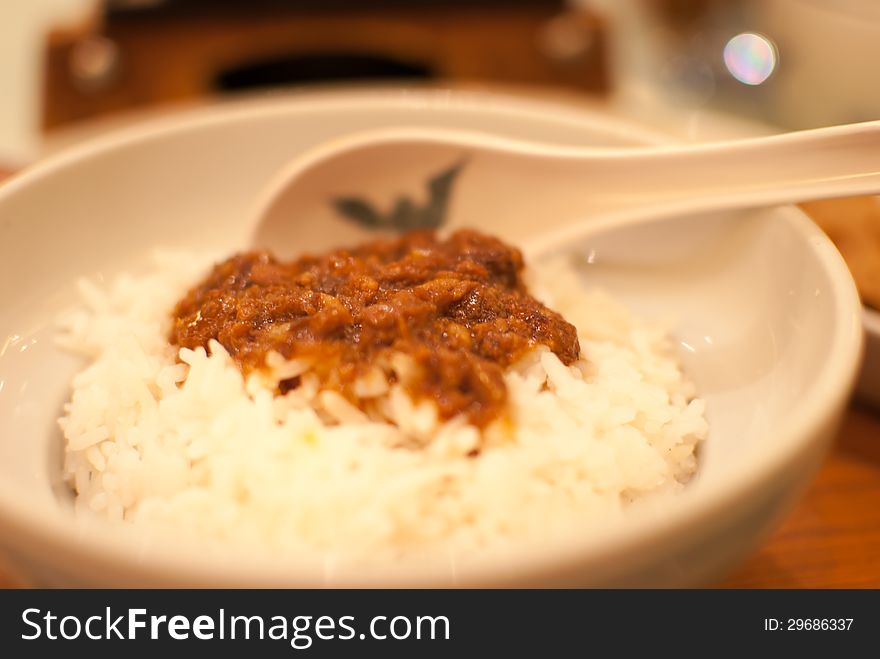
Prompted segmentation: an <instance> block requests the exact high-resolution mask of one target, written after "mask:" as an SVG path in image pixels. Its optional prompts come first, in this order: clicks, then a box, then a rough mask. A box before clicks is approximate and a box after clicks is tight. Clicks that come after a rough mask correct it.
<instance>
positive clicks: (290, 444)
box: [59, 253, 707, 560]
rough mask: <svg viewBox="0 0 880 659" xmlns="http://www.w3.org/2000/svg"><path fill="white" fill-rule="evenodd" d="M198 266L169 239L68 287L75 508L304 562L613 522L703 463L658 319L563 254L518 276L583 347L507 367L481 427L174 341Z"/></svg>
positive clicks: (378, 392)
mask: <svg viewBox="0 0 880 659" xmlns="http://www.w3.org/2000/svg"><path fill="white" fill-rule="evenodd" d="M209 263H210V260H207V259H206V258H205V257H204V256H199V255H194V254H185V253H165V254H161V255H157V257H156V263H155V268H154V269H153V270H152V271H151V272H150V273H149V274H147V275H145V276H139V277H132V276H125V277H121V278H120V279H118V280H117V281H116V282H115V283H114V284H113V285H112V286H109V287H106V288H101V287H99V286H97V285H96V284H94V283H92V282H89V281H82V282H80V285H79V288H80V291H81V297H82V301H83V306H82V308H80V309H78V310H76V311H75V312H72V313H70V314H68V315H66V316H65V317H64V319H63V323H62V325H63V330H62V335H61V337H60V340H61V342H62V343H63V345H64V346H65V347H67V348H69V349H72V350H75V351H76V352H78V353H81V354H83V355H86V356H87V357H88V358H89V360H90V364H89V366H88V367H87V368H86V369H85V370H83V371H82V372H81V373H79V374H78V375H77V376H76V377H75V378H74V381H73V394H72V398H71V400H70V402H69V403H68V404H67V405H65V408H64V415H63V416H62V417H61V418H60V419H59V423H60V425H61V428H62V429H63V432H64V437H65V466H64V470H65V476H66V478H67V479H68V481H69V483H70V484H71V487H72V488H73V490H74V491H75V494H76V508H77V512H78V514H81V515H91V516H94V515H98V516H101V517H104V518H107V519H109V520H111V521H113V522H125V523H126V524H128V525H140V526H142V527H144V528H150V529H154V530H155V529H161V530H163V531H167V532H170V533H173V534H175V537H183V536H187V537H192V538H196V539H203V540H204V539H206V540H210V541H220V542H223V543H229V544H231V545H242V546H253V547H259V548H260V549H261V550H269V551H282V552H285V553H288V554H292V555H300V556H302V557H303V558H306V557H316V556H321V555H323V556H331V555H332V556H337V557H342V558H345V559H353V560H360V559H366V558H370V557H372V558H378V557H388V556H392V557H400V556H409V555H422V556H424V555H427V553H429V552H430V551H431V550H436V549H440V550H442V551H448V550H449V549H450V548H454V549H455V551H457V552H461V553H464V554H466V553H467V552H471V551H472V552H483V551H485V550H493V549H496V548H499V547H503V546H505V545H507V544H513V543H516V544H517V545H523V544H525V543H528V542H531V541H537V542H540V541H541V540H543V539H546V538H547V537H549V536H550V535H552V534H558V533H563V532H565V531H566V529H570V528H572V527H573V526H575V525H577V526H579V527H580V526H583V524H584V523H585V522H590V521H594V520H600V519H601V520H607V519H609V518H613V517H615V516H617V515H620V514H621V513H622V512H624V511H625V510H626V509H627V508H629V507H631V506H632V505H633V504H634V502H636V501H638V500H642V499H645V498H647V499H650V500H656V499H657V498H662V497H666V496H668V495H670V494H674V493H676V492H678V491H679V490H681V488H682V487H683V486H684V483H685V482H686V481H687V480H688V479H689V478H690V477H691V476H692V475H693V473H694V472H695V470H696V467H697V461H696V456H695V450H696V448H697V445H698V444H699V442H700V441H701V440H702V439H704V438H705V436H706V433H707V423H706V421H705V418H704V404H703V401H702V400H700V399H699V398H695V397H694V396H695V392H694V389H693V386H692V385H691V383H690V382H689V381H688V380H687V378H686V377H685V376H684V375H683V374H682V371H681V369H680V367H679V365H678V363H677V361H676V359H675V356H674V354H673V351H672V349H671V344H670V342H669V340H668V338H667V336H666V333H665V330H664V328H662V327H659V326H653V325H649V324H645V323H643V322H641V321H639V320H638V319H636V318H633V317H632V316H631V314H630V313H629V312H628V311H627V310H626V309H625V308H624V307H622V306H621V305H620V304H618V303H617V302H615V301H614V300H613V299H611V298H610V297H609V296H607V295H606V294H604V293H602V292H600V291H586V290H584V289H583V287H582V286H581V284H580V281H579V279H578V277H577V276H576V274H575V272H574V271H573V270H572V269H571V268H570V267H569V266H567V265H565V264H561V263H557V264H554V265H552V266H548V267H546V268H545V269H544V270H543V271H542V272H539V273H538V272H532V273H530V275H529V279H530V280H529V284H530V289H531V291H532V293H533V294H534V295H535V296H536V297H537V298H538V299H540V300H542V301H543V302H545V303H546V304H547V305H548V306H549V307H550V308H552V309H555V310H557V311H559V312H560V313H562V315H563V316H564V317H565V318H566V319H567V320H569V321H570V322H572V323H573V324H574V325H575V326H576V327H577V328H578V334H579V338H580V342H581V349H582V358H581V359H580V360H579V361H578V362H577V363H575V364H574V365H572V366H565V365H563V364H562V363H561V362H560V361H559V360H558V359H557V358H556V356H555V355H554V354H553V353H552V352H550V351H549V350H547V349H541V350H536V351H534V352H533V353H532V354H530V355H529V356H528V357H527V358H526V359H525V360H523V361H522V363H520V364H518V365H517V366H516V367H515V368H513V369H511V370H510V371H509V372H508V373H507V375H506V382H507V387H508V390H509V398H510V403H511V410H510V412H511V419H512V423H503V422H499V423H496V424H494V425H492V426H490V427H488V428H487V429H485V430H484V431H483V437H482V438H481V436H480V431H479V430H478V429H477V428H475V427H473V426H469V425H466V424H465V423H463V422H462V421H460V420H452V421H449V422H446V423H441V422H438V419H437V415H436V413H435V408H434V406H433V405H432V404H431V403H428V402H425V401H423V402H421V403H418V404H414V403H413V401H412V400H411V399H410V398H409V397H408V396H407V395H406V394H404V393H403V391H402V390H401V389H400V388H399V386H395V387H392V388H390V389H389V388H388V386H387V383H385V382H382V381H378V382H377V381H372V382H371V381H368V380H365V381H364V382H362V383H361V387H362V393H363V394H364V395H365V396H373V397H375V399H376V401H377V403H376V405H375V406H374V407H375V409H377V410H380V411H381V413H380V414H379V416H377V414H375V413H374V414H373V416H372V418H371V417H368V416H366V415H365V414H364V413H363V412H361V411H360V410H359V409H358V408H356V407H354V406H352V405H351V404H349V403H348V402H347V401H346V400H345V399H343V398H342V397H341V396H339V395H338V394H335V393H332V392H321V391H319V390H318V387H317V385H316V383H315V381H314V380H313V379H311V378H310V377H309V374H308V370H307V364H303V363H299V362H295V361H294V362H284V361H283V360H281V359H280V358H279V359H276V360H274V361H273V369H274V372H273V375H272V376H271V377H268V378H267V377H263V378H262V379H260V378H258V377H256V376H255V377H251V378H250V379H249V380H248V381H245V380H244V379H243V378H242V375H241V373H240V371H239V370H238V368H237V367H236V366H235V364H234V363H233V362H232V361H231V359H230V358H229V356H228V355H227V354H226V352H225V351H224V350H223V348H222V347H221V346H220V345H219V344H216V343H214V344H213V345H212V346H211V350H210V354H207V353H206V351H205V350H203V349H199V350H195V351H192V350H187V349H183V350H180V352H179V355H178V354H177V351H176V350H175V349H174V348H173V347H172V346H170V345H169V344H168V341H167V335H168V331H169V328H170V311H171V309H172V308H173V305H174V303H175V302H176V301H177V300H178V299H179V298H180V297H182V296H183V294H184V293H185V292H186V290H187V289H188V288H189V287H190V286H191V285H192V284H194V283H195V282H196V281H198V280H199V279H200V278H201V277H202V276H203V274H204V272H205V271H206V268H207V267H208V266H209ZM178 356H179V358H180V361H178V359H177V357H178ZM276 357H277V355H276ZM181 362H182V363H181ZM300 373H302V374H303V375H302V385H301V386H300V387H299V388H297V389H295V390H293V391H292V392H290V393H289V394H288V395H286V396H284V397H275V396H273V393H272V391H273V389H274V385H275V383H276V382H277V381H278V380H281V379H284V378H287V377H292V376H293V375H297V374H300ZM478 446H480V447H481V450H480V452H479V454H478V455H477V456H476V457H474V456H473V455H472V451H473V449H475V448H477V447H478Z"/></svg>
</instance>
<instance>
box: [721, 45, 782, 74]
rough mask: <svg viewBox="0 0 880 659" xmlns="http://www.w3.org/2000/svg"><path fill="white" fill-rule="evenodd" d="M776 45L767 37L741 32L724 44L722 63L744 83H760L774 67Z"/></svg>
mask: <svg viewBox="0 0 880 659" xmlns="http://www.w3.org/2000/svg"><path fill="white" fill-rule="evenodd" d="M776 61H777V57H776V47H775V46H774V45H773V42H772V41H770V40H769V39H768V38H767V37H765V36H762V35H760V34H755V33H754V32H743V33H742V34H738V35H736V36H735V37H733V38H732V39H731V40H730V41H728V42H727V45H725V46H724V65H725V66H726V67H727V70H728V71H730V75H732V76H733V77H734V78H736V79H737V80H739V81H740V82H741V83H743V84H746V85H760V84H761V83H762V82H764V81H765V80H767V78H769V77H770V74H772V73H773V69H775V68H776Z"/></svg>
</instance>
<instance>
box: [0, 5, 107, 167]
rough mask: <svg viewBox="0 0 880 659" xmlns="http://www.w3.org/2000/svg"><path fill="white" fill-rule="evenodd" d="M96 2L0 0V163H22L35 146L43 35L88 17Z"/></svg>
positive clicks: (43, 44)
mask: <svg viewBox="0 0 880 659" xmlns="http://www.w3.org/2000/svg"><path fill="white" fill-rule="evenodd" d="M97 2H98V0H0V163H4V162H5V163H7V164H12V165H18V164H24V163H26V162H27V161H29V160H30V159H32V158H33V157H35V156H36V154H37V153H38V149H39V144H40V95H41V85H42V83H41V77H42V58H43V53H44V50H45V44H46V41H45V39H46V34H47V33H48V31H49V30H50V29H51V28H53V27H59V26H63V25H64V24H65V23H71V22H75V21H78V20H82V19H83V18H84V17H86V16H88V14H89V11H91V10H92V9H93V8H94V6H95V5H96V3H97Z"/></svg>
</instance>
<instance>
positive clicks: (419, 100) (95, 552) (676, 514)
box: [0, 89, 863, 587]
mask: <svg viewBox="0 0 880 659" xmlns="http://www.w3.org/2000/svg"><path fill="white" fill-rule="evenodd" d="M365 104H366V105H370V106H374V107H379V108H394V109H399V108H404V107H424V106H425V105H426V104H434V105H437V106H439V107H444V106H445V107H455V108H465V109H473V110H476V111H480V112H484V113H502V114H506V115H508V116H516V115H521V116H525V117H528V116H530V115H531V116H533V117H536V118H538V119H541V120H544V121H548V120H550V121H562V122H566V123H568V122H570V123H573V124H576V125H577V126H580V127H581V128H583V127H585V126H591V127H593V128H596V129H598V130H601V131H603V132H605V133H613V134H618V135H620V136H623V137H627V138H630V139H632V138H633V136H636V137H637V138H638V139H639V140H640V141H642V143H645V142H649V143H663V142H670V141H672V140H671V139H670V138H668V137H664V136H663V135H662V134H660V133H656V132H654V131H651V130H650V129H643V127H641V126H640V125H638V124H634V123H630V122H628V121H626V120H621V119H618V118H614V117H609V116H607V115H606V114H603V113H602V112H601V111H600V110H598V109H597V110H590V109H587V108H581V107H576V106H572V105H568V104H562V103H557V102H554V101H546V100H535V99H527V98H522V97H519V96H516V95H512V94H498V93H494V92H484V91H478V92H477V91H456V92H454V93H450V92H449V91H447V90H433V89H431V90H411V89H410V90H406V91H401V90H381V89H380V90H376V89H369V90H364V89H360V90H333V91H320V92H309V93H305V92H301V93H296V94H291V95H289V96H287V97H283V98H279V97H274V98H268V99H247V100H244V101H238V102H231V103H228V104H222V105H220V106H209V107H203V108H196V109H189V110H184V111H182V112H176V113H172V114H169V115H167V116H163V117H159V118H155V119H152V120H148V121H145V122H143V123H139V124H137V125H134V126H130V127H127V128H122V129H119V130H114V131H112V132H110V133H108V134H105V135H102V136H100V137H98V138H95V139H93V140H90V141H88V142H84V143H82V144H78V145H74V146H71V147H68V148H66V149H64V150H63V151H60V152H58V153H57V154H55V155H53V156H51V157H49V158H47V159H46V160H45V161H43V162H38V163H36V164H34V165H33V166H31V167H29V168H28V169H26V170H25V171H24V172H22V173H20V174H17V175H15V176H14V177H13V178H11V179H9V180H8V182H7V183H5V184H4V185H3V186H0V202H2V201H3V200H4V199H6V198H8V197H10V196H13V195H15V194H17V193H18V191H19V190H22V189H25V188H27V187H29V186H34V185H39V183H40V181H41V180H43V179H44V178H46V177H49V176H52V175H54V174H56V173H57V172H59V171H62V170H64V169H65V168H74V167H76V165H77V164H78V163H79V162H81V161H84V160H89V159H93V158H100V157H102V155H104V154H106V153H110V152H113V151H114V150H117V149H121V148H125V147H130V146H137V145H139V144H143V143H147V142H150V141H152V140H154V139H158V138H168V137H173V136H175V135H177V134H180V133H185V132H187V131H189V130H193V129H198V128H200V127H203V126H205V125H206V123H209V124H216V125H223V124H228V123H234V122H236V121H240V120H247V118H251V119H254V118H255V115H256V116H257V117H270V116H273V115H279V114H280V115H284V114H294V115H295V114H296V113H297V112H314V111H320V110H322V109H326V108H340V107H344V108H346V109H351V110H353V111H357V110H359V109H363V107H364V105H365ZM668 212H669V213H670V214H677V213H676V212H675V209H669V210H668ZM777 212H778V214H779V216H780V218H782V219H783V220H784V221H787V222H789V223H791V224H792V225H793V226H794V228H795V229H796V230H797V231H798V232H800V233H802V234H803V235H804V236H805V238H806V239H807V241H808V244H809V245H810V247H811V248H812V250H813V253H814V254H815V256H816V258H817V259H818V261H819V262H820V263H821V265H822V266H823V269H824V270H825V272H826V273H827V274H828V276H829V281H830V286H831V292H832V294H833V295H834V309H835V318H836V319H838V320H837V324H836V326H835V331H834V340H833V342H832V343H831V344H830V345H829V346H828V350H827V351H826V352H825V359H824V368H823V371H822V374H821V377H819V378H817V381H816V382H814V383H812V387H811V388H810V389H809V391H808V392H807V395H806V396H805V397H804V399H803V400H802V402H801V405H800V413H799V414H797V415H792V418H790V419H788V420H787V421H786V422H785V423H783V424H782V425H781V426H780V427H779V428H778V429H776V430H775V432H774V442H772V443H769V444H768V450H767V452H766V453H765V455H764V459H763V460H762V461H761V462H760V463H758V464H753V465H749V466H748V468H746V466H745V465H740V467H739V468H738V469H735V470H731V471H729V472H725V473H723V474H720V475H719V477H718V478H717V479H716V480H715V481H713V482H712V483H711V484H710V485H709V486H708V487H703V488H702V489H701V494H700V496H692V497H682V498H680V499H679V500H678V502H677V504H676V506H675V508H674V509H672V510H670V511H669V513H668V514H666V515H663V516H657V515H654V516H650V517H647V516H645V517H644V518H643V519H642V520H640V521H639V522H638V523H635V522H633V523H627V524H625V525H619V526H615V527H609V528H608V529H607V531H606V530H603V532H602V533H600V534H598V536H599V537H580V536H579V537H578V538H577V539H576V541H575V539H572V541H571V542H566V543H565V544H562V543H560V545H559V546H554V547H546V548H541V550H540V552H536V551H534V549H529V550H514V551H512V552H510V553H509V554H505V555H504V556H502V557H498V556H492V557H489V558H487V559H485V560H483V559H482V558H480V559H477V560H475V561H473V562H470V561H469V563H468V565H467V566H461V567H460V568H458V567H457V566H455V565H454V564H452V563H451V564H450V565H447V566H446V567H445V568H440V569H438V566H437V565H436V564H432V566H431V570H432V571H429V570H426V569H425V568H424V567H418V566H408V567H403V566H394V567H392V568H390V569H388V568H385V569H383V568H376V569H371V570H350V571H348V572H346V573H336V574H334V570H333V566H332V565H331V564H329V563H328V564H327V565H325V566H324V568H325V569H324V571H323V572H322V573H316V572H315V571H314V567H313V566H310V567H309V568H308V569H307V570H303V566H302V565H301V564H298V562H297V560H295V559H288V558H287V557H279V558H278V559H277V561H273V562H272V563H271V564H267V563H266V562H265V561H262V562H261V561H257V560H254V555H253V554H251V555H250V560H249V561H244V562H241V563H240V564H239V566H238V567H237V569H236V571H235V572H234V573H230V571H229V563H228V560H229V558H230V556H232V555H235V554H234V553H233V552H225V551H224V552H223V553H222V554H218V556H204V555H200V554H197V553H196V552H187V553H185V554H181V552H180V550H179V548H175V547H170V546H168V545H167V544H164V545H163V544H157V545H156V546H150V547H148V549H149V551H150V552H151V555H150V560H149V561H145V560H144V559H143V553H144V551H145V549H146V548H145V546H144V545H143V538H140V539H136V538H134V537H132V536H133V535H134V534H131V535H129V534H128V533H119V532H118V528H117V529H113V528H111V527H110V526H109V525H106V524H96V523H86V524H83V523H79V522H76V523H72V522H74V520H73V519H72V518H71V516H70V514H69V513H68V512H67V511H64V510H62V509H61V508H60V507H59V508H58V509H57V510H53V509H50V508H48V507H46V508H40V509H39V510H38V511H37V512H38V514H36V515H35V514H34V511H32V510H29V509H28V506H27V502H26V501H22V500H21V497H18V496H16V492H15V491H14V489H13V488H11V487H9V485H8V484H7V483H6V482H4V481H0V527H5V528H6V529H7V530H8V531H7V534H8V536H7V537H8V538H9V539H8V540H6V541H5V542H4V544H5V545H7V546H8V547H9V548H11V547H12V546H13V543H14V544H15V545H16V546H18V547H24V546H25V545H27V546H28V547H29V549H28V554H29V556H30V557H31V558H32V559H34V558H37V557H39V558H42V559H43V560H45V561H50V560H51V561H53V562H57V561H58V558H57V556H58V553H59V551H60V552H61V555H63V556H65V557H66V559H65V560H67V561H82V562H92V563H95V562H98V563H100V564H101V565H102V567H104V568H105V569H106V570H107V571H108V572H115V573H116V574H119V575H127V578H128V579H129V581H131V580H134V581H135V582H143V577H144V575H146V576H148V577H149V578H150V579H155V580H156V581H158V582H163V583H172V584H173V583H193V584H199V583H201V584H213V585H259V586H278V585H281V584H283V585H291V586H321V585H326V584H327V583H332V584H333V585H349V586H356V587H364V586H414V585H415V586H423V585H449V584H450V580H451V582H452V583H456V584H458V583H462V584H466V585H473V584H482V585H487V584H488V585H495V584H502V583H504V582H505V581H508V580H509V578H510V575H511V573H512V572H511V571H512V570H514V571H515V572H514V573H515V574H517V575H519V576H523V575H526V577H525V578H526V579H527V580H528V578H529V577H528V575H531V576H532V577H534V578H539V577H540V576H541V575H542V574H546V573H547V572H548V571H552V572H558V571H560V570H565V569H571V568H573V567H574V566H575V565H578V564H583V563H584V562H588V561H589V562H597V561H603V560H607V559H613V557H614V556H615V555H617V554H618V553H620V552H624V551H629V550H633V549H634V548H635V547H637V546H640V545H643V544H644V543H646V542H650V541H651V540H656V539H659V538H661V537H667V536H669V534H674V533H677V532H681V531H682V530H683V529H686V528H688V527H691V526H692V525H695V524H702V523H708V522H709V521H710V520H712V519H713V518H714V517H715V516H717V515H719V514H722V511H724V510H725V509H728V508H729V507H731V506H733V505H734V504H735V503H736V502H737V501H738V500H740V498H741V497H743V496H745V495H746V493H748V492H749V491H750V490H755V489H758V490H760V489H762V488H763V487H765V486H766V485H767V484H768V483H769V482H772V481H773V480H774V478H775V477H776V476H777V475H778V474H779V473H781V472H782V471H784V469H785V467H786V466H787V465H789V464H791V463H793V462H795V461H796V460H797V459H798V458H799V457H801V456H803V455H804V454H806V453H808V452H810V451H811V450H812V449H816V448H824V447H823V446H820V445H819V443H820V441H821V438H820V437H819V433H814V432H812V430H813V429H815V428H820V427H825V426H827V425H828V424H830V423H832V422H833V421H834V420H835V416H836V415H837V414H838V413H839V411H840V409H842V407H843V405H844V404H845V402H846V400H847V398H848V396H849V394H850V391H851V390H852V387H853V385H854V383H855V378H856V375H857V372H858V366H859V363H860V355H861V353H862V349H863V331H862V305H861V303H860V301H859V297H858V293H857V291H856V287H855V283H854V282H853V280H852V276H851V275H850V272H849V270H848V269H847V267H846V265H845V263H844V262H843V259H842V257H841V255H840V253H839V252H838V251H837V249H836V248H835V247H834V245H833V244H832V243H831V241H830V240H829V239H828V238H827V236H826V235H825V234H824V233H823V232H822V231H821V229H819V227H818V226H817V225H815V223H813V222H812V220H810V219H809V218H808V217H807V216H806V215H805V214H804V213H803V212H802V211H800V210H798V209H796V208H795V207H793V206H787V207H780V208H779V209H778V211H777ZM9 531H11V533H8V532H9ZM87 531H88V532H87ZM7 534H4V535H7ZM584 536H586V534H584ZM53 555H54V556H53ZM238 555H239V556H240V557H244V556H246V555H247V554H238ZM138 575H139V576H138ZM121 579H122V580H123V581H125V579H126V576H122V577H121Z"/></svg>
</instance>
